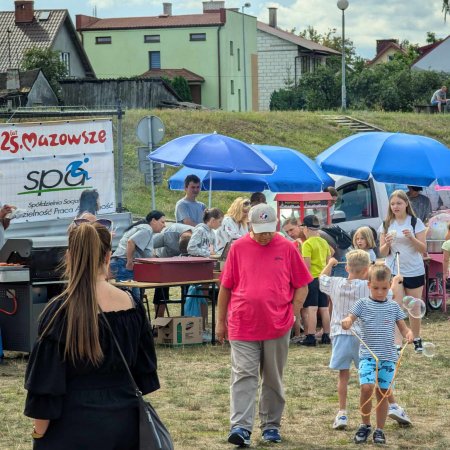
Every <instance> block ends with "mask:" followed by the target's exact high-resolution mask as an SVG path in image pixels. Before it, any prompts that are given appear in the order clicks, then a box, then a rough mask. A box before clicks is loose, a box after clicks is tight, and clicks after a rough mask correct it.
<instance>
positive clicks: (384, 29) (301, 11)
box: [253, 0, 450, 58]
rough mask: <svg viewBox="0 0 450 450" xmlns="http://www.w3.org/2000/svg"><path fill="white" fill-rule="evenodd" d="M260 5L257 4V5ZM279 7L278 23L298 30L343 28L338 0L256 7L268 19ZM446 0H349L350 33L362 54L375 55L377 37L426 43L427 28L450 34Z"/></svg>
mask: <svg viewBox="0 0 450 450" xmlns="http://www.w3.org/2000/svg"><path fill="white" fill-rule="evenodd" d="M255 6H256V5H255ZM269 6H275V7H277V8H278V11H277V16H278V26H279V27H280V28H282V29H285V30H291V29H293V28H295V29H296V31H297V32H299V31H301V30H303V29H305V28H306V27H307V26H308V25H311V26H313V27H314V28H315V29H317V30H318V31H319V32H321V33H324V32H326V31H327V30H329V29H330V28H336V29H337V32H338V33H340V32H341V17H342V16H341V11H340V10H339V9H338V8H337V5H336V0H286V1H281V2H278V3H277V2H261V3H259V4H258V6H256V8H253V9H254V11H256V15H257V16H258V20H261V21H262V22H265V23H267V22H268V18H269V14H268V11H267V8H268V7H269ZM441 6H442V0H427V1H426V2H424V1H423V0H408V1H402V0H397V1H392V0H349V7H348V9H347V10H346V11H345V19H346V21H345V31H346V37H347V38H349V39H351V40H352V41H353V43H354V44H355V46H356V51H357V53H358V54H360V55H361V56H364V57H367V58H372V57H373V56H374V54H375V46H376V40H377V39H389V38H396V39H399V40H400V41H402V40H404V39H407V40H409V41H410V42H411V43H419V44H421V45H425V43H426V42H425V38H426V32H427V31H434V32H435V33H436V35H437V36H438V37H446V36H447V35H448V34H450V21H447V23H444V18H443V14H442V12H441Z"/></svg>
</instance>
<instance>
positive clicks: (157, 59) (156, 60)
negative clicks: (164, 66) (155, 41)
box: [148, 52, 161, 69]
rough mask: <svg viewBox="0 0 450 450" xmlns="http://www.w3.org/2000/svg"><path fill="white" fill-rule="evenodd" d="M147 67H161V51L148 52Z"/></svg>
mask: <svg viewBox="0 0 450 450" xmlns="http://www.w3.org/2000/svg"><path fill="white" fill-rule="evenodd" d="M148 62H149V69H161V53H160V52H148Z"/></svg>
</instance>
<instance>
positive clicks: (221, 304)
mask: <svg viewBox="0 0 450 450" xmlns="http://www.w3.org/2000/svg"><path fill="white" fill-rule="evenodd" d="M249 220H250V224H251V231H250V233H249V234H248V235H246V236H244V237H242V238H241V239H238V240H237V241H236V242H235V243H234V244H233V245H232V246H231V249H230V253H229V254H228V257H227V262H226V264H225V267H224V271H223V273H222V277H221V287H220V292H219V300H218V313H217V325H216V334H217V339H218V341H219V342H221V343H223V342H224V340H225V339H228V340H229V342H230V345H231V406H230V408H231V411H230V421H231V432H230V434H229V436H228V442H230V443H232V444H235V445H238V446H241V447H248V446H249V445H250V435H251V432H252V429H253V422H254V414H255V402H256V394H257V391H258V374H259V373H261V395H260V400H259V416H260V420H261V430H262V436H263V440H265V441H267V442H281V436H280V433H279V428H280V422H281V416H282V413H283V409H284V404H285V400H284V388H283V379H282V377H283V370H284V367H285V365H286V361H287V354H288V347H289V337H290V331H291V328H292V326H293V325H294V321H295V316H298V315H299V314H300V309H301V306H302V304H303V302H304V300H305V298H306V295H307V293H308V286H307V285H308V283H310V282H311V281H312V277H311V275H310V273H309V272H308V269H307V267H306V265H305V263H304V262H303V259H302V257H301V256H300V254H299V252H298V250H297V249H296V247H295V246H294V245H292V243H291V242H289V241H287V240H286V239H285V238H284V237H282V236H280V235H278V234H276V233H275V231H276V226H277V217H276V213H275V211H274V209H273V208H271V207H270V206H268V205H266V204H260V205H256V206H254V207H253V208H252V209H251V210H250V212H249Z"/></svg>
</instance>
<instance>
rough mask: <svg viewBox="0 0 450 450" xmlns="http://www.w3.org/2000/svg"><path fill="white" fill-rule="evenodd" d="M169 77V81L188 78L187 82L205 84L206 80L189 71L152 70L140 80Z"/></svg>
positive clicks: (141, 76)
mask: <svg viewBox="0 0 450 450" xmlns="http://www.w3.org/2000/svg"><path fill="white" fill-rule="evenodd" d="M161 77H167V78H169V80H172V79H174V78H175V77H183V78H186V80H187V82H191V83H192V82H196V83H203V82H204V81H205V79H204V78H203V77H202V76H201V75H197V74H196V73H194V72H191V71H190V70H187V69H152V70H148V71H147V72H145V73H143V74H142V75H140V77H139V78H161Z"/></svg>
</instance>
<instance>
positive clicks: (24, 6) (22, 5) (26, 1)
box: [14, 0, 34, 23]
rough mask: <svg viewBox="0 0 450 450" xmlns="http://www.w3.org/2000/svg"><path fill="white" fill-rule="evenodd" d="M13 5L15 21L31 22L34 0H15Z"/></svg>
mask: <svg viewBox="0 0 450 450" xmlns="http://www.w3.org/2000/svg"><path fill="white" fill-rule="evenodd" d="M14 6H15V20H16V23H31V22H33V20H34V1H31V0H16V1H15V2H14Z"/></svg>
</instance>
